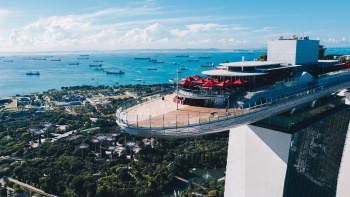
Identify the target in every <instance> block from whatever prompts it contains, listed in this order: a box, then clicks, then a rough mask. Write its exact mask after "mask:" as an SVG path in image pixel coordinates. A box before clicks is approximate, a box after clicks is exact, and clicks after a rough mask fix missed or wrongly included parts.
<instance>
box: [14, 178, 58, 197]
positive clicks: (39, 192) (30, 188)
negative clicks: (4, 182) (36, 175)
mask: <svg viewBox="0 0 350 197" xmlns="http://www.w3.org/2000/svg"><path fill="white" fill-rule="evenodd" d="M8 179H9V181H11V182H13V183H16V184H17V185H20V186H22V187H25V188H27V189H29V190H32V191H34V192H36V193H38V194H41V195H43V196H48V197H57V196H55V195H52V194H48V193H46V192H44V191H43V190H41V189H38V188H36V187H33V186H31V185H28V184H26V183H23V182H21V181H18V180H16V179H13V178H8Z"/></svg>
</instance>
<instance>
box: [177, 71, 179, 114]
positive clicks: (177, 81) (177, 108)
mask: <svg viewBox="0 0 350 197" xmlns="http://www.w3.org/2000/svg"><path fill="white" fill-rule="evenodd" d="M176 110H179V72H178V70H177V69H176Z"/></svg>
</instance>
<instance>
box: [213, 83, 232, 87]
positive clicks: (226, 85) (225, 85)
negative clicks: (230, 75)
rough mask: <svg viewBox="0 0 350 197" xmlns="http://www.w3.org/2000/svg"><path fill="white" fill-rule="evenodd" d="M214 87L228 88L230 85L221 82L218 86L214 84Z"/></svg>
mask: <svg viewBox="0 0 350 197" xmlns="http://www.w3.org/2000/svg"><path fill="white" fill-rule="evenodd" d="M215 85H216V86H220V87H228V86H230V84H228V83H225V82H221V83H218V84H215Z"/></svg>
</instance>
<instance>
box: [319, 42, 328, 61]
mask: <svg viewBox="0 0 350 197" xmlns="http://www.w3.org/2000/svg"><path fill="white" fill-rule="evenodd" d="M326 49H327V48H324V46H323V45H320V46H319V47H318V59H319V60H322V59H324V53H325V52H326Z"/></svg>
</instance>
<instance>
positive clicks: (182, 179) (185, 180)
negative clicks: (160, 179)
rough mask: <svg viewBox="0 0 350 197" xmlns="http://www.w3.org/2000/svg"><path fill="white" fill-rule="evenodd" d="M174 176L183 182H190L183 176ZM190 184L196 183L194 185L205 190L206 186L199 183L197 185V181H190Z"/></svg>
mask: <svg viewBox="0 0 350 197" xmlns="http://www.w3.org/2000/svg"><path fill="white" fill-rule="evenodd" d="M174 177H175V178H176V179H178V180H180V181H183V182H185V183H189V182H190V181H189V180H187V179H184V178H182V177H179V176H174ZM192 184H193V185H196V186H199V187H201V188H202V189H204V190H207V188H206V187H203V186H201V185H199V184H197V183H194V182H192Z"/></svg>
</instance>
